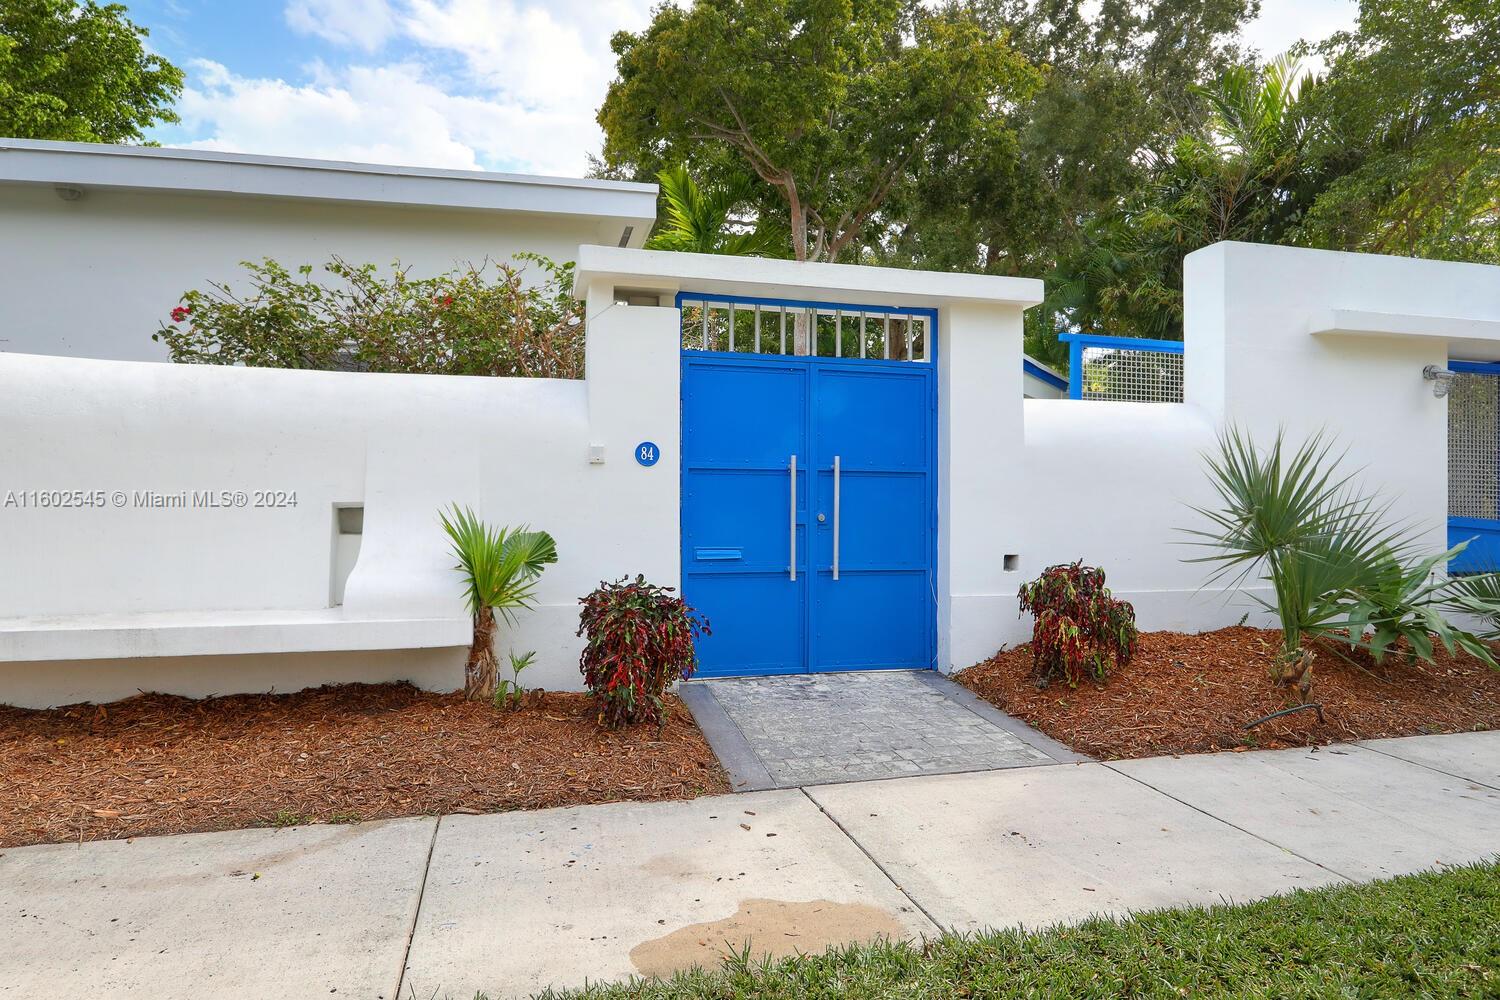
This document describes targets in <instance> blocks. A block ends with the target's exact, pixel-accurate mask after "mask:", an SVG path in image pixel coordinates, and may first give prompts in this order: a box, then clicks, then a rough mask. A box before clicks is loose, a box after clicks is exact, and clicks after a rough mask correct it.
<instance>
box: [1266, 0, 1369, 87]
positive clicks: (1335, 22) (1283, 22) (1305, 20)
mask: <svg viewBox="0 0 1500 1000" xmlns="http://www.w3.org/2000/svg"><path fill="white" fill-rule="evenodd" d="M1358 17H1359V5H1358V3H1356V2H1355V0H1262V3H1261V7H1260V16H1259V17H1257V18H1256V19H1255V20H1253V21H1251V22H1250V23H1249V24H1247V25H1246V26H1245V31H1244V39H1245V42H1246V44H1248V45H1250V46H1251V47H1252V48H1255V49H1258V50H1260V54H1261V56H1262V58H1265V59H1270V58H1273V57H1275V56H1279V55H1281V54H1282V53H1283V52H1285V51H1286V50H1287V49H1289V48H1291V47H1292V45H1293V44H1294V43H1295V42H1297V41H1299V40H1303V39H1306V40H1307V41H1309V42H1315V43H1316V42H1321V41H1322V40H1323V39H1325V38H1327V37H1328V36H1329V35H1331V34H1333V33H1334V32H1335V31H1340V30H1343V29H1345V28H1352V27H1354V23H1355V20H1356V19H1357V18H1358ZM1306 64H1307V68H1308V69H1311V70H1313V71H1314V72H1321V71H1322V69H1323V61H1322V59H1320V58H1318V57H1317V56H1313V57H1310V58H1309V59H1308V60H1307V61H1306Z"/></svg>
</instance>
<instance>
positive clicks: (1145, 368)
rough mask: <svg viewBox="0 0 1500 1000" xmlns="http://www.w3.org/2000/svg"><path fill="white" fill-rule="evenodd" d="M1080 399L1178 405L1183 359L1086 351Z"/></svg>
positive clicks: (1121, 351)
mask: <svg viewBox="0 0 1500 1000" xmlns="http://www.w3.org/2000/svg"><path fill="white" fill-rule="evenodd" d="M1082 397H1083V398H1084V399H1113V400H1121V401H1127V402H1135V403H1180V402H1182V355H1181V354H1174V353H1166V352H1163V351H1133V350H1127V349H1120V348H1113V347H1085V348H1084V349H1083V380H1082Z"/></svg>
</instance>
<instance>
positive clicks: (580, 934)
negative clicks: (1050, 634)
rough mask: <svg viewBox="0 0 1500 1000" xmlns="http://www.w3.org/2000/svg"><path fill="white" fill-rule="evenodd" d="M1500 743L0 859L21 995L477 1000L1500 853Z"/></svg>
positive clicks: (1081, 770)
mask: <svg viewBox="0 0 1500 1000" xmlns="http://www.w3.org/2000/svg"><path fill="white" fill-rule="evenodd" d="M1497 776H1500V733H1483V734H1466V735H1463V736H1434V737H1416V738H1412V739H1405V740H1382V741H1375V742H1372V743H1371V744H1369V745H1368V746H1364V745H1347V746H1339V747H1332V748H1324V749H1321V750H1317V751H1303V750H1287V751H1269V752H1258V753H1243V754H1217V755H1210V756H1198V757H1183V758H1177V759H1169V758H1160V759H1154V760H1144V761H1129V762H1120V763H1109V764H1105V763H1083V764H1057V765H1045V766H1033V767H1025V768H1018V769H1014V770H1000V771H990V772H985V773H973V774H952V775H941V776H929V777H915V778H904V779H889V780H880V781H865V782H857V783H847V784H838V785H824V786H819V787H814V788H808V789H805V790H773V791H764V792H755V793H748V794H741V795H732V796H716V797H712V798H704V799H698V800H696V801H693V802H673V803H652V804H633V803H623V804H618V805H607V806H590V807H584V808H577V809H553V810H545V811H540V812H532V813H511V814H504V815H495V816H446V817H443V818H442V819H441V820H434V819H410V820H392V821H387V822H380V823H366V824H363V825H359V826H353V827H313V828H303V829H292V830H255V831H238V832H234V833H224V834H196V835H189V836H182V837H160V838H142V839H138V840H135V841H130V842H106V843H88V844H82V845H48V846H42V847H28V848H15V849H9V850H5V851H3V852H0V997H5V996H17V997H27V998H43V1000H45V998H52V997H59V998H60V997H76V996H89V997H90V998H110V997H141V998H147V997H149V998H151V1000H174V998H188V997H192V998H195V1000H198V998H204V997H239V996H276V997H280V998H298V997H308V998H311V997H320V998H326V997H329V996H330V995H332V996H343V997H348V996H355V997H367V998H375V1000H389V998H393V997H396V996H398V995H399V996H401V997H402V998H406V997H408V996H417V997H422V998H426V997H429V996H437V997H444V996H451V997H454V998H461V1000H469V998H471V997H472V996H473V995H474V993H475V992H476V991H480V990H482V991H484V992H486V993H487V994H488V995H489V996H490V997H491V998H494V1000H499V998H501V997H506V996H513V995H525V994H528V993H530V992H532V991H535V990H538V989H541V988H543V987H545V986H549V985H551V986H559V987H565V986H576V985H581V984H582V983H583V982H584V981H585V980H599V979H602V978H614V977H619V976H624V975H629V974H633V973H641V974H647V973H660V972H664V971H667V970H669V969H672V968H676V967H680V966H682V965H685V964H689V963H692V962H711V961H713V960H714V958H715V956H716V955H717V954H719V953H721V952H722V951H723V950H724V949H726V948H738V947H740V946H741V945H742V944H743V943H744V942H746V941H749V942H750V943H751V945H752V948H753V950H755V951H757V952H759V951H765V952H770V953H773V954H789V953H792V952H794V951H797V950H803V951H821V950H822V949H823V948H824V947H825V946H827V945H828V944H830V943H833V942H838V941H851V940H867V939H870V938H873V937H876V936H919V935H922V934H932V933H935V932H937V931H938V930H939V929H945V928H954V929H958V930H970V929H975V928H980V927H985V926H1006V925H1013V924H1018V923H1019V924H1024V925H1027V926H1037V925H1039V924H1045V923H1048V922H1051V921H1055V920H1059V919H1064V920H1071V919H1076V918H1079V917H1082V916H1085V915H1088V914H1092V913H1101V912H1103V913H1122V912H1124V911H1126V910H1131V909H1140V908H1150V907H1159V906H1168V905H1175V904H1181V903H1191V902H1217V901H1219V900H1220V899H1227V900H1236V901H1239V900H1248V899H1251V898H1255V897H1259V896H1264V895H1269V894H1273V893H1279V892H1286V891H1290V890H1293V889H1297V888H1304V887H1309V886H1316V885H1323V884H1327V883H1331V882H1338V881H1342V880H1345V879H1366V878H1372V877H1377V876H1384V875H1388V874H1394V873H1397V872H1403V871H1411V870H1415V869H1419V868H1426V867H1432V866H1435V865H1439V864H1445V863H1446V864H1452V863H1460V862H1466V861H1472V860H1477V859H1481V858H1485V857H1489V856H1493V855H1495V854H1496V853H1500V777H1497Z"/></svg>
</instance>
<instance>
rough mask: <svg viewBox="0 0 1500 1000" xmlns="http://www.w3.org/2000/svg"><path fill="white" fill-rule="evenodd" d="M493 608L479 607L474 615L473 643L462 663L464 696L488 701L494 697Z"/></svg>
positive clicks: (472, 699)
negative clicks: (465, 659)
mask: <svg viewBox="0 0 1500 1000" xmlns="http://www.w3.org/2000/svg"><path fill="white" fill-rule="evenodd" d="M495 666H496V664H495V610H494V609H493V608H480V609H479V611H478V613H476V614H475V615H474V644H473V645H471V646H470V647H469V662H467V663H465V664H464V697H465V698H467V699H469V700H470V701H489V700H490V699H492V698H494V697H495Z"/></svg>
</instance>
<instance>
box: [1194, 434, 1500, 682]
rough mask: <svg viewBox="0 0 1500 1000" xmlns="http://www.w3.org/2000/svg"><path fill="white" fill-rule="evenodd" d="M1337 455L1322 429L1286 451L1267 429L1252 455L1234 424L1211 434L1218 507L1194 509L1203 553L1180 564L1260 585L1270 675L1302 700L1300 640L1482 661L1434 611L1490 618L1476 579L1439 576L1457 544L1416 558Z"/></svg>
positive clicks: (1309, 655) (1464, 636)
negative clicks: (1265, 589)
mask: <svg viewBox="0 0 1500 1000" xmlns="http://www.w3.org/2000/svg"><path fill="white" fill-rule="evenodd" d="M1341 460H1342V455H1340V454H1336V453H1335V452H1334V445H1333V443H1332V442H1331V441H1329V440H1328V439H1326V438H1325V437H1324V435H1322V434H1316V435H1314V436H1312V437H1311V438H1309V439H1308V440H1307V441H1305V442H1304V443H1303V444H1302V445H1301V446H1300V447H1299V448H1297V449H1295V450H1291V449H1289V448H1288V447H1287V445H1286V442H1285V436H1284V434H1282V433H1278V434H1277V435H1276V438H1275V440H1274V441H1273V442H1272V444H1271V446H1270V447H1269V448H1267V449H1264V450H1262V449H1260V448H1258V447H1257V446H1256V445H1255V443H1254V442H1253V441H1252V440H1251V439H1250V437H1249V436H1248V435H1247V434H1246V433H1244V432H1243V431H1241V430H1240V429H1238V428H1230V429H1228V430H1226V431H1225V432H1224V433H1223V434H1221V435H1220V438H1219V448H1218V453H1217V454H1216V455H1211V456H1209V457H1208V459H1207V461H1208V468H1209V478H1210V480H1211V481H1212V483H1213V486H1214V489H1215V491H1216V492H1217V493H1218V494H1219V499H1220V505H1219V506H1218V507H1215V508H1202V507H1199V508H1194V509H1195V510H1196V511H1197V512H1198V513H1199V514H1201V515H1202V516H1203V517H1205V518H1206V519H1207V520H1208V521H1209V523H1210V527H1209V528H1208V529H1207V530H1199V529H1194V530H1190V531H1189V534H1190V535H1192V536H1194V537H1195V538H1196V540H1197V544H1201V545H1205V546H1207V547H1209V548H1211V549H1213V550H1214V551H1213V552H1212V553H1211V554H1209V555H1206V556H1202V557H1200V558H1198V559H1196V560H1192V561H1197V562H1209V563H1215V564H1217V566H1218V568H1217V569H1216V570H1215V571H1214V572H1213V573H1212V574H1211V575H1210V577H1209V582H1210V583H1215V582H1220V581H1225V580H1228V581H1229V582H1230V583H1231V585H1233V586H1236V587H1238V586H1240V585H1241V584H1243V583H1244V582H1245V581H1246V580H1247V579H1249V578H1250V577H1252V576H1255V577H1257V578H1259V579H1261V580H1264V581H1265V582H1266V583H1268V584H1270V587H1271V591H1272V594H1273V600H1271V601H1266V600H1264V599H1263V598H1261V597H1259V596H1258V595H1252V596H1254V599H1255V600H1257V601H1259V602H1260V603H1261V604H1262V605H1264V606H1265V607H1266V608H1268V609H1269V610H1270V611H1272V612H1273V613H1274V614H1275V615H1276V616H1277V619H1278V620H1279V621H1280V623H1281V649H1280V651H1279V652H1278V654H1277V656H1276V658H1275V660H1274V663H1273V667H1272V673H1273V677H1274V678H1275V680H1276V681H1277V682H1278V683H1281V684H1287V685H1291V684H1295V685H1296V686H1297V688H1298V690H1299V691H1300V692H1301V694H1302V697H1303V699H1304V700H1305V699H1306V698H1307V694H1308V691H1309V689H1310V688H1311V686H1312V665H1313V651H1312V650H1311V649H1309V648H1307V647H1306V646H1305V644H1304V642H1303V640H1304V638H1319V639H1324V640H1329V641H1333V642H1336V643H1345V644H1348V645H1350V646H1354V647H1359V648H1363V649H1367V650H1369V651H1370V652H1371V654H1372V655H1373V656H1374V657H1375V659H1376V660H1377V661H1378V660H1380V659H1381V658H1383V657H1384V655H1385V654H1386V652H1387V651H1388V650H1390V649H1391V648H1392V646H1393V645H1395V643H1396V642H1397V640H1405V648H1406V650H1407V653H1406V655H1407V656H1408V658H1411V659H1421V660H1427V661H1430V660H1431V659H1432V655H1433V643H1432V639H1433V638H1436V639H1437V640H1438V641H1439V642H1440V643H1441V644H1442V646H1443V647H1444V648H1445V649H1446V650H1448V652H1450V653H1452V652H1454V651H1455V650H1460V649H1461V650H1463V651H1464V652H1466V653H1469V654H1470V655H1472V656H1475V657H1477V658H1479V659H1481V660H1483V661H1484V662H1486V663H1488V664H1490V665H1491V666H1494V665H1495V661H1494V658H1493V656H1492V655H1491V653H1490V650H1489V649H1488V647H1486V646H1485V644H1484V643H1483V642H1482V641H1481V640H1480V639H1479V638H1478V637H1477V636H1475V635H1473V634H1471V633H1469V632H1467V631H1465V630H1463V629H1461V628H1459V627H1457V626H1456V625H1454V624H1453V623H1452V622H1451V621H1449V620H1448V618H1447V617H1446V616H1445V615H1444V614H1443V612H1444V611H1445V610H1454V609H1460V610H1465V611H1468V612H1470V613H1474V614H1481V615H1485V614H1487V615H1489V616H1493V615H1495V614H1496V613H1497V612H1500V601H1494V602H1493V603H1491V601H1489V600H1486V598H1485V597H1484V596H1483V593H1482V586H1483V584H1481V583H1476V582H1474V581H1469V582H1464V581H1462V580H1455V579H1450V578H1448V577H1446V576H1444V575H1442V574H1441V573H1440V572H1439V570H1440V569H1441V567H1442V566H1445V565H1446V564H1447V561H1448V560H1450V559H1452V558H1453V557H1454V556H1455V555H1457V554H1458V553H1459V552H1461V551H1462V550H1463V545H1458V546H1456V547H1454V548H1452V549H1450V550H1448V551H1446V552H1441V553H1438V554H1436V555H1428V556H1425V557H1424V556H1420V555H1419V554H1418V545H1417V537H1416V533H1415V532H1414V531H1413V530H1412V529H1411V527H1410V526H1409V525H1403V524H1399V523H1398V524H1391V523H1390V506H1389V504H1388V503H1382V502H1378V501H1377V500H1375V499H1374V498H1372V497H1369V496H1366V495H1363V494H1362V493H1361V492H1360V491H1359V489H1358V488H1357V487H1356V486H1355V484H1354V477H1353V474H1352V473H1345V472H1342V471H1341V470H1340V464H1341ZM1488 583H1489V584H1491V585H1493V583H1494V581H1493V580H1491V581H1488ZM1495 595H1497V596H1500V588H1497V589H1496V590H1495Z"/></svg>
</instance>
